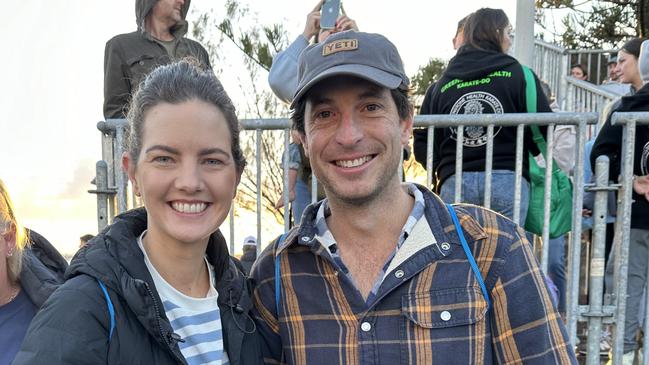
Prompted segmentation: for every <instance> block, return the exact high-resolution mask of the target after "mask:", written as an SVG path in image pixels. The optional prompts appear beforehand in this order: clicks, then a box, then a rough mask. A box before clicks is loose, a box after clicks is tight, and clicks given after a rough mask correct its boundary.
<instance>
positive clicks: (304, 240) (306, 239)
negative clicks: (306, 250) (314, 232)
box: [302, 236, 310, 242]
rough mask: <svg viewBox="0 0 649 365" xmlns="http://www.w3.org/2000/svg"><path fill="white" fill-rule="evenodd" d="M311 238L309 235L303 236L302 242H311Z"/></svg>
mask: <svg viewBox="0 0 649 365" xmlns="http://www.w3.org/2000/svg"><path fill="white" fill-rule="evenodd" d="M309 240H310V238H309V237H307V236H304V237H302V242H309Z"/></svg>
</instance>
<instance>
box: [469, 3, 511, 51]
mask: <svg viewBox="0 0 649 365" xmlns="http://www.w3.org/2000/svg"><path fill="white" fill-rule="evenodd" d="M508 26H509V18H507V14H505V12H504V11H503V10H502V9H491V8H482V9H478V10H477V11H476V12H475V13H473V14H471V15H470V16H469V18H468V19H467V20H466V24H464V44H468V45H471V46H473V47H475V48H477V49H482V50H492V51H499V52H505V50H503V47H502V42H503V40H504V39H505V37H508V35H507V34H506V32H507V27H508Z"/></svg>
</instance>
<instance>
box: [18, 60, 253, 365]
mask: <svg viewBox="0 0 649 365" xmlns="http://www.w3.org/2000/svg"><path fill="white" fill-rule="evenodd" d="M128 119H129V123H130V127H131V128H130V133H129V142H128V146H127V152H126V153H125V154H124V156H123V158H122V162H123V165H124V168H125V170H126V171H127V172H128V176H129V179H130V181H131V183H132V185H133V189H134V192H135V194H136V195H138V196H140V197H141V198H142V201H143V202H144V207H145V208H139V209H136V210H133V211H129V212H126V213H124V214H122V215H120V216H118V217H116V219H115V221H114V223H113V224H111V225H110V226H108V227H107V228H106V229H104V230H103V231H102V232H100V233H99V235H98V236H97V237H95V238H94V239H92V240H91V241H90V243H89V244H88V245H86V246H84V247H83V248H82V249H81V250H80V251H79V252H78V253H77V255H76V256H75V257H74V259H73V260H72V263H71V265H70V268H69V269H68V271H67V272H66V279H67V281H66V282H65V284H63V285H62V286H61V287H60V288H59V289H58V290H57V291H56V292H55V293H54V294H53V295H52V296H51V297H50V298H49V299H48V301H47V302H46V303H45V305H44V307H43V309H42V310H41V311H40V312H39V313H38V314H37V315H36V317H35V318H34V320H33V321H32V324H31V326H30V328H29V330H28V333H27V336H26V338H25V341H24V343H23V345H22V347H21V349H20V352H19V353H18V355H17V357H16V360H15V362H14V364H16V365H21V364H207V363H209V364H221V363H229V364H233V365H234V364H256V363H261V356H260V351H259V343H258V340H257V332H256V327H255V324H254V322H253V320H252V318H251V317H250V315H249V311H250V308H251V306H252V300H251V297H250V292H249V289H248V286H247V283H246V280H245V276H244V275H243V273H242V272H241V271H240V270H238V269H237V265H236V263H235V259H233V258H231V257H230V255H229V254H228V250H227V244H226V242H225V239H224V238H223V236H222V234H221V233H220V231H219V226H220V225H221V224H222V223H223V222H224V220H225V218H226V217H227V215H228V212H229V211H230V207H231V204H232V199H233V198H234V196H235V193H236V188H237V185H238V183H239V180H240V177H241V173H242V171H243V168H244V167H245V159H244V157H243V153H242V151H241V148H240V144H239V127H238V121H237V117H236V115H235V109H234V106H233V104H232V102H231V100H230V98H229V97H228V95H227V94H226V93H225V90H224V89H223V87H222V86H221V84H220V82H219V81H218V80H217V79H216V77H215V76H214V74H213V73H212V72H211V71H203V70H201V69H199V68H198V67H197V66H196V65H194V64H193V63H192V62H190V61H181V62H178V63H174V64H170V65H166V66H161V67H160V68H158V69H156V70H154V71H153V72H152V73H151V74H150V75H149V76H148V77H147V78H146V79H145V81H144V82H143V83H142V84H141V85H140V87H139V89H138V92H137V93H136V94H135V96H134V99H133V103H132V105H131V109H130V111H129V115H128Z"/></svg>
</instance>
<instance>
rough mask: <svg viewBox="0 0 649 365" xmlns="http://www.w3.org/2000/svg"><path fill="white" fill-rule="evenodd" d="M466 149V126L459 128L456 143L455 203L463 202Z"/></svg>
mask: <svg viewBox="0 0 649 365" xmlns="http://www.w3.org/2000/svg"><path fill="white" fill-rule="evenodd" d="M463 147H464V126H462V125H459V126H458V127H457V138H456V141H455V197H454V198H453V202H454V203H459V202H461V201H462V165H463V160H464V158H463V155H462V152H463V149H462V148H463Z"/></svg>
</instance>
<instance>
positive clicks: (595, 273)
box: [91, 112, 649, 365]
mask: <svg viewBox="0 0 649 365" xmlns="http://www.w3.org/2000/svg"><path fill="white" fill-rule="evenodd" d="M597 121H598V115H597V114H596V113H536V114H535V113H521V114H479V115H477V114H476V115H419V116H417V117H415V123H414V126H415V127H418V128H428V150H427V161H426V168H427V179H426V181H427V185H428V186H431V183H432V171H433V166H432V154H433V140H434V135H435V129H436V128H446V127H456V128H457V129H458V133H457V142H458V143H457V150H456V161H458V162H459V163H456V169H455V176H456V179H455V181H456V185H455V201H460V198H461V194H462V185H461V182H462V172H463V170H462V155H463V147H462V145H463V144H462V139H463V128H465V127H474V126H481V127H485V128H487V136H488V138H487V143H486V165H485V177H486V178H485V195H484V202H483V205H484V206H486V207H489V206H490V205H491V191H492V181H491V174H492V171H493V164H492V159H493V148H494V145H493V135H494V127H515V128H517V130H516V132H517V136H516V141H517V143H516V146H517V147H516V151H515V154H516V160H515V176H516V178H515V186H514V217H513V218H514V221H515V222H520V220H521V217H520V214H519V212H520V211H519V208H520V204H521V203H520V190H521V183H522V168H523V158H526V156H523V138H524V134H525V131H524V128H525V126H529V125H538V126H548V128H547V134H546V140H547V141H548V143H547V148H548V151H547V155H546V158H547V160H548V161H549V160H551V159H552V149H553V133H554V127H555V126H557V125H571V126H575V127H576V129H577V141H576V145H575V166H576V168H575V169H574V176H573V183H574V186H575V189H574V193H573V207H572V212H573V217H574V219H573V222H572V234H571V238H570V241H569V252H568V263H567V268H568V275H567V284H568V288H567V304H568V308H567V329H568V334H569V336H570V340H571V342H572V343H573V344H576V343H577V340H578V338H577V323H578V322H588V339H587V349H588V351H587V361H588V363H592V364H594V363H595V360H596V359H597V360H599V348H598V346H599V337H600V332H601V328H602V324H603V323H613V324H615V325H616V328H617V330H616V331H615V341H614V349H615V351H614V356H615V358H614V359H615V362H614V363H619V362H618V361H619V360H620V359H621V356H622V343H623V330H622V329H623V327H624V318H625V314H626V313H625V311H626V305H625V301H624V300H619V298H626V283H627V278H626V275H627V272H628V241H629V232H630V228H629V227H630V220H631V216H630V214H631V213H630V212H631V189H632V179H631V177H632V175H633V151H634V150H633V148H634V141H635V128H636V125H637V124H649V112H647V113H615V114H614V116H613V118H612V122H613V123H614V124H621V125H623V126H624V141H623V143H622V146H623V151H622V156H623V158H622V161H623V164H622V174H621V176H622V180H621V182H620V184H619V185H610V184H609V183H608V180H607V177H608V172H607V170H608V162H607V160H606V158H600V159H598V160H597V167H596V171H595V174H596V176H597V182H596V184H595V185H593V186H588V187H587V188H589V189H591V190H593V191H594V192H595V207H594V212H593V216H594V218H595V224H594V226H593V244H592V256H591V258H590V262H589V263H588V267H589V269H590V278H589V279H590V282H589V304H588V305H581V306H580V305H579V302H578V299H579V298H578V297H579V273H580V265H581V262H580V261H581V232H582V227H581V220H580V219H578V217H581V213H582V202H583V193H584V189H582V188H581V187H584V186H585V184H584V177H583V169H582V168H581V166H583V165H584V164H585V163H589V162H588V160H587V159H588V156H585V155H584V145H585V142H586V140H587V137H588V129H589V126H591V125H593V124H596V123H597ZM240 123H241V126H242V130H248V131H255V136H254V138H255V142H256V148H257V151H255V155H254V156H255V162H256V163H255V168H256V171H255V174H256V179H257V186H261V177H262V175H263V174H264V171H263V169H262V164H261V159H262V158H264V157H263V156H262V154H261V153H259V150H260V143H261V138H262V136H263V133H264V132H267V131H272V130H283V131H284V139H283V144H284V146H283V147H284V149H285V150H286V149H287V148H288V145H289V142H290V140H289V127H290V124H291V122H290V120H289V119H285V118H284V119H244V120H241V122H240ZM126 127H127V124H126V121H125V120H116V119H113V120H107V121H105V122H99V123H98V129H99V130H100V131H101V132H102V161H99V162H98V163H97V176H96V184H97V189H96V190H94V191H91V192H92V193H96V194H97V201H98V204H97V209H98V224H99V228H100V230H101V229H103V228H104V227H105V226H106V225H107V224H109V223H110V222H111V221H112V219H113V217H114V216H115V215H116V214H117V213H121V212H123V211H125V210H126V209H128V208H132V207H133V205H134V201H133V199H130V200H129V199H128V193H127V192H128V191H129V187H128V179H127V178H126V174H125V173H124V172H122V169H121V154H122V151H123V147H122V146H123V145H124V136H125V128H126ZM278 148H280V147H279V146H278ZM283 167H284V175H283V185H284V187H286V186H287V185H288V160H287V159H284V161H283ZM313 180H314V181H313V189H312V191H313V196H312V200H315V199H316V194H317V182H316V181H315V179H313ZM545 180H546V183H545V194H546V196H549V194H550V190H551V189H550V186H551V185H550V181H551V169H546V176H545ZM618 188H619V191H620V192H619V195H618V196H619V200H618V215H617V220H618V221H617V222H616V228H615V230H616V242H618V243H616V244H615V250H616V261H615V263H614V265H615V275H616V276H615V282H616V283H618V284H619V285H617V287H616V290H615V292H614V293H613V295H612V296H611V301H612V302H611V303H603V302H602V291H603V284H602V281H603V270H604V268H603V266H604V264H603V256H604V253H603V245H604V243H603V242H604V238H603V237H604V234H605V229H606V227H605V222H602V219H601V217H605V216H606V204H605V203H602V202H603V201H604V202H605V200H606V193H607V192H608V191H610V190H615V189H618ZM284 203H285V206H286V207H288V195H287V194H285V195H284ZM234 209H237V208H236V207H235V206H234V205H233V208H232V210H231V212H230V218H229V224H230V228H231V229H230V249H231V252H233V251H234V249H233V248H234V247H233V243H234V220H235V216H234ZM256 210H257V211H256V214H257V216H256V219H257V239H258V240H257V242H258V245H261V244H262V237H261V235H262V229H261V227H262V225H263V224H264V219H263V217H262V203H261V191H257V204H256ZM549 213H550V204H549V199H546V204H545V206H544V217H545V218H544V228H543V234H542V236H543V242H548V241H549V221H550V215H549ZM288 220H289V216H288V209H285V211H284V221H285V226H284V230H287V229H288ZM268 241H270V240H268ZM548 250H549V246H548V245H543V249H542V254H541V266H542V268H543V269H544V270H546V268H547V264H548ZM648 260H649V258H648ZM647 302H648V303H649V293H648V294H647ZM645 333H649V321H645ZM645 364H648V365H649V351H647V349H646V347H645Z"/></svg>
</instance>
